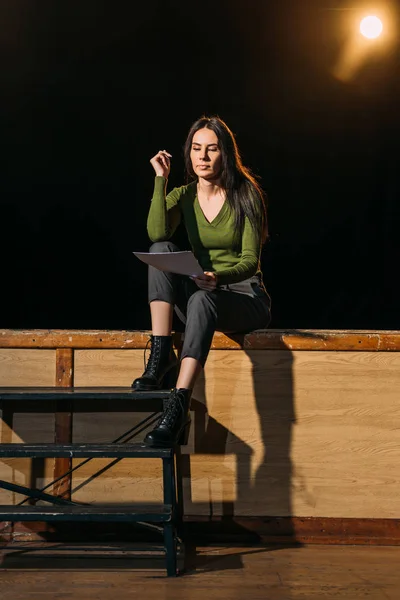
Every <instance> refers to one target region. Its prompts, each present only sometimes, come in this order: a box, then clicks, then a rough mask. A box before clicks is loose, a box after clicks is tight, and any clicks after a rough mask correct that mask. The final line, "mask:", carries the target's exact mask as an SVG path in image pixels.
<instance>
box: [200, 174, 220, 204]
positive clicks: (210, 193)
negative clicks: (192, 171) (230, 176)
mask: <svg viewBox="0 0 400 600" xmlns="http://www.w3.org/2000/svg"><path fill="white" fill-rule="evenodd" d="M197 190H198V192H200V193H201V195H202V196H203V197H204V198H206V199H208V198H214V197H215V196H220V195H222V194H224V190H223V188H222V187H221V185H220V181H219V180H217V179H213V180H208V179H202V178H201V177H200V178H199V181H198V183H197Z"/></svg>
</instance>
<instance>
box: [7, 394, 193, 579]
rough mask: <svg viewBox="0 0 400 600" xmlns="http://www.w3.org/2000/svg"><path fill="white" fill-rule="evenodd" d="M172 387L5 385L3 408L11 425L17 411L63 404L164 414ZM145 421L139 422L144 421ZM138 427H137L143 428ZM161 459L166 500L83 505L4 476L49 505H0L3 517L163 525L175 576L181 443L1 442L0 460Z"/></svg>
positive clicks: (179, 533)
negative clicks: (146, 389) (152, 445)
mask: <svg viewBox="0 0 400 600" xmlns="http://www.w3.org/2000/svg"><path fill="white" fill-rule="evenodd" d="M167 397H168V391H165V390H163V391H157V392H135V391H133V390H132V389H131V388H122V387H121V388H106V387H98V388H77V387H75V388H72V387H71V388H61V387H60V388H58V387H54V388H0V407H1V409H2V413H3V419H5V420H6V421H7V423H8V425H9V426H12V415H13V413H14V412H18V411H19V412H22V411H23V412H26V411H28V412H49V411H50V412H52V411H53V410H54V407H55V403H56V405H57V410H59V409H60V406H61V409H62V405H63V402H65V404H66V405H67V406H68V409H71V408H72V412H77V411H83V410H84V411H87V410H90V409H91V410H95V411H96V412H97V411H99V410H108V411H126V410H131V411H143V410H145V411H147V412H149V411H151V410H154V411H155V412H160V411H161V410H162V408H163V401H164V400H165V399H166V398H167ZM139 425H140V424H139ZM139 425H138V426H137V427H138V428H139ZM1 457H4V458H6V457H7V458H11V457H12V458H17V457H20V458H21V457H24V458H44V457H49V458H51V457H54V458H57V457H59V458H87V459H92V458H115V459H118V458H121V459H123V458H159V459H161V460H162V469H163V503H162V504H158V505H153V504H152V505H150V504H135V505H132V506H122V507H120V506H115V505H112V506H110V505H109V506H107V505H103V506H99V505H97V504H96V505H89V506H88V505H84V504H79V503H76V502H73V501H72V500H69V499H64V498H60V497H59V496H54V495H52V494H48V493H46V492H45V491H44V490H37V489H32V488H28V487H24V486H20V485H16V484H14V483H9V482H6V481H1V480H0V488H3V489H7V490H10V491H13V492H16V493H19V494H23V495H25V496H26V497H27V498H32V499H34V500H44V501H46V502H48V503H50V506H36V505H23V506H21V505H19V506H15V505H14V506H9V505H3V506H2V505H0V520H4V521H11V522H15V521H53V522H57V521H58V522H59V521H91V522H95V521H97V522H106V521H108V522H142V523H143V522H145V523H157V524H161V525H162V528H163V537H164V551H165V556H166V569H167V574H168V576H176V575H177V574H178V568H177V548H178V544H179V541H180V540H181V538H182V519H183V492H182V476H181V469H180V466H181V465H180V460H181V452H180V447H179V446H176V447H173V448H149V447H147V446H144V445H143V444H142V443H140V442H139V443H118V441H116V442H113V443H101V444H99V443H88V444H86V443H85V444H82V443H65V444H64V443H62V444H61V443H45V444H30V443H14V444H9V443H0V458H1Z"/></svg>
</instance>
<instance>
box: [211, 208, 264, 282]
mask: <svg viewBox="0 0 400 600" xmlns="http://www.w3.org/2000/svg"><path fill="white" fill-rule="evenodd" d="M260 252H261V234H260V232H259V231H255V230H254V229H253V227H252V226H251V224H250V221H249V220H248V218H247V217H246V219H245V222H244V228H243V235H242V252H241V257H240V260H239V262H238V263H237V264H236V265H235V266H234V267H232V268H231V269H224V270H223V271H216V275H217V278H218V283H219V284H220V285H226V284H229V283H239V282H240V281H244V280H245V279H249V278H250V277H253V276H254V275H255V274H256V273H257V272H258V271H259V270H260Z"/></svg>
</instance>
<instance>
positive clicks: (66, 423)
mask: <svg viewBox="0 0 400 600" xmlns="http://www.w3.org/2000/svg"><path fill="white" fill-rule="evenodd" d="M73 385H74V351H73V349H72V348H57V350H56V386H58V387H72V386H73ZM71 407H72V404H71V403H70V402H66V401H65V400H63V401H62V403H61V402H57V403H56V413H55V415H54V443H56V444H63V443H69V442H72V408H71ZM71 467H72V459H71V458H57V459H55V461H54V479H55V480H57V481H56V483H55V484H54V486H53V493H54V495H56V496H60V497H62V498H66V499H70V498H71V476H70V475H67V476H65V477H63V475H64V473H67V472H68V471H70V469H71ZM60 477H61V479H60Z"/></svg>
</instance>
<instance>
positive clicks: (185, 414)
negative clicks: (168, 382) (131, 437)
mask: <svg viewBox="0 0 400 600" xmlns="http://www.w3.org/2000/svg"><path fill="white" fill-rule="evenodd" d="M191 395H192V390H188V389H185V388H180V389H174V390H172V391H171V394H170V397H169V398H168V400H167V403H166V407H165V410H164V412H163V414H162V415H161V418H160V420H159V422H158V424H157V426H156V427H155V429H153V431H150V432H149V433H148V434H147V435H146V437H145V438H144V443H145V444H146V446H152V447H153V448H171V447H172V446H175V445H176V444H179V445H184V444H187V439H188V436H189V428H190V412H189V409H190V397H191Z"/></svg>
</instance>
